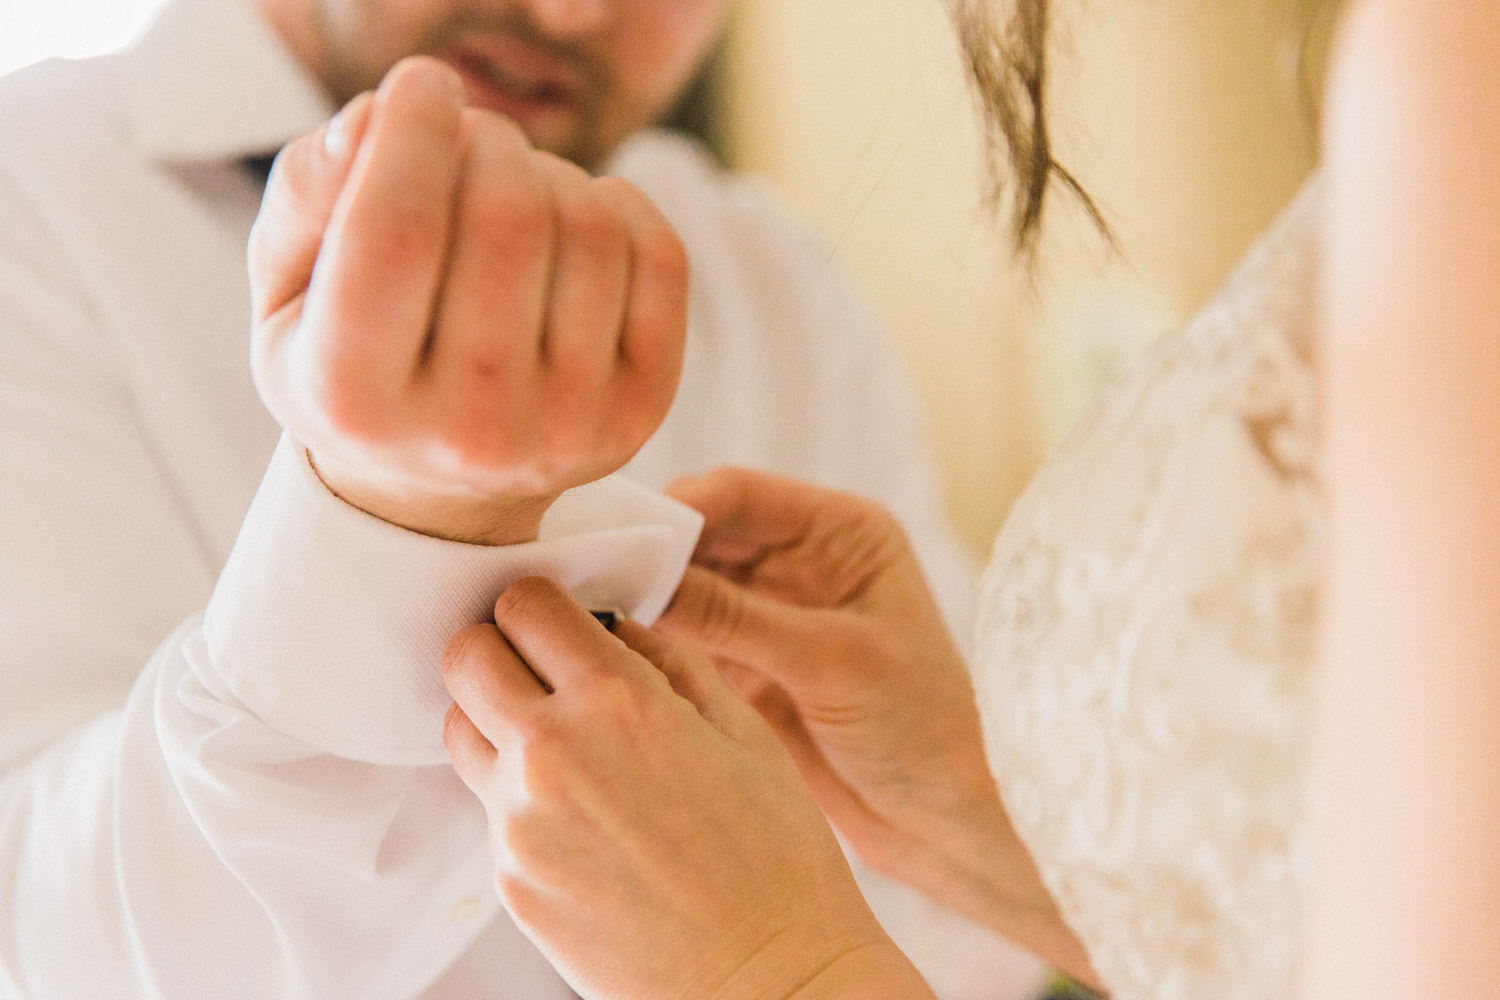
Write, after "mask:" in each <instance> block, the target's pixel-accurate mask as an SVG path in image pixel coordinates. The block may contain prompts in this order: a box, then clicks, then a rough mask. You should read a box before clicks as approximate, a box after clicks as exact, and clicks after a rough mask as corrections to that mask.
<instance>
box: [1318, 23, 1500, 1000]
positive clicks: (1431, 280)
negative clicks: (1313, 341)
mask: <svg viewBox="0 0 1500 1000" xmlns="http://www.w3.org/2000/svg"><path fill="white" fill-rule="evenodd" d="M1328 124H1329V128H1328V168H1327V169H1328V178H1327V183H1328V185H1329V189H1330V192H1331V197H1330V198H1329V202H1328V212H1327V216H1326V220H1325V241H1326V246H1327V248H1328V252H1327V254H1326V260H1325V266H1324V274H1323V288H1324V314H1323V326H1324V333H1325V337H1324V358H1325V365H1326V368H1327V375H1328V390H1327V425H1328V430H1327V443H1326V465H1327V469H1328V493H1329V504H1330V509H1331V513H1332V515H1333V517H1332V524H1333V537H1332V539H1331V557H1332V558H1331V579H1330V588H1329V596H1328V602H1327V611H1326V614H1327V626H1328V627H1327V635H1326V637H1325V641H1324V645H1323V659H1324V668H1325V669H1324V673H1323V677H1322V685H1321V692H1320V693H1321V695H1322V702H1323V704H1322V708H1321V718H1320V723H1321V725H1320V726H1319V728H1318V731H1319V733H1320V741H1319V742H1320V752H1319V755H1318V768H1317V774H1318V780H1319V784H1320V787H1321V789H1322V798H1321V802H1322V805H1321V808H1320V810H1319V813H1318V817H1317V824H1318V829H1319V839H1320V851H1319V857H1318V864H1319V872H1320V875H1321V883H1320V886H1319V891H1318V892H1317V894H1316V896H1315V898H1314V901H1313V906H1312V910H1311V924H1312V928H1313V932H1314V933H1313V942H1312V943H1313V948H1312V955H1311V960H1310V962H1309V966H1310V972H1309V982H1308V990H1307V993H1308V995H1309V996H1315V997H1327V996H1351V997H1352V996H1358V997H1368V998H1372V1000H1396V998H1398V997H1411V996H1434V997H1436V996H1454V997H1457V996H1462V997H1475V998H1481V997H1500V848H1497V845H1500V516H1497V515H1500V280H1497V275H1500V169H1497V164H1500V8H1497V7H1496V5H1495V4H1494V3H1492V2H1490V0H1449V2H1445V3H1440V4H1434V3H1418V2H1414V0H1369V2H1367V3H1366V4H1364V5H1363V6H1362V7H1361V8H1359V9H1358V10H1356V11H1355V12H1354V13H1353V15H1352V16H1351V18H1350V21H1349V23H1348V25H1347V30H1346V32H1345V37H1344V39H1343V43H1342V45H1341V47H1340V50H1339V53H1338V58H1337V59H1336V61H1335V69H1334V84H1333V88H1332V93H1331V97H1330V101H1329V109H1328Z"/></svg>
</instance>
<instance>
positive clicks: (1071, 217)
mask: <svg viewBox="0 0 1500 1000" xmlns="http://www.w3.org/2000/svg"><path fill="white" fill-rule="evenodd" d="M1000 2H1004V0H1000ZM1054 4H1055V6H1056V9H1057V14H1058V21H1059V23H1058V25H1057V35H1058V39H1057V40H1058V43H1059V44H1058V46H1057V52H1056V55H1055V56H1054V58H1053V62H1052V75H1053V91H1054V92H1053V95H1052V100H1053V102H1054V103H1053V112H1052V117H1053V122H1054V127H1055V130H1056V132H1057V143H1058V156H1059V159H1061V160H1062V162H1064V163H1065V164H1067V165H1068V166H1069V167H1070V168H1071V169H1073V170H1074V172H1075V173H1076V174H1077V175H1078V176H1079V178H1080V179H1081V180H1082V181H1083V182H1084V184H1085V186H1086V187H1088V188H1089V190H1090V191H1091V192H1092V193H1093V194H1094V195H1095V197H1096V198H1097V199H1098V200H1099V202H1100V203H1101V205H1102V206H1103V207H1104V209H1105V211H1106V214H1107V215H1108V217H1109V219H1110V221H1111V224H1112V225H1113V226H1115V227H1116V229H1117V232H1118V235H1119V237H1120V240H1121V244H1122V248H1123V254H1122V256H1121V257H1120V258H1119V259H1117V260H1114V261H1110V260H1108V259H1107V257H1106V255H1105V254H1104V253H1103V252H1102V247H1101V245H1100V243H1099V241H1098V240H1097V239H1093V238H1091V237H1089V236H1088V232H1087V229H1086V226H1085V224H1084V223H1083V222H1082V220H1081V216H1080V213H1078V212H1076V211H1072V210H1071V209H1069V207H1068V206H1067V204H1066V199H1064V198H1059V199H1057V200H1056V201H1055V202H1054V204H1053V209H1054V213H1055V214H1054V215H1053V217H1052V219H1051V221H1050V223H1049V226H1048V231H1047V235H1046V238H1045V241H1044V245H1043V250H1042V255H1041V269H1040V271H1039V273H1038V276H1037V279H1036V281H1035V282H1030V281H1028V280H1027V279H1026V277H1025V276H1024V275H1022V274H1019V273H1018V268H1017V265H1016V263H1015V262H1014V261H1013V260H1012V259H1011V257H1010V254H1009V252H1008V250H1007V248H1006V246H1005V242H1004V239H1003V235H1002V233H1001V231H1000V226H999V223H998V221H997V220H996V219H995V218H994V217H992V216H991V215H989V214H986V211H985V209H984V208H983V207H982V194H981V192H982V183H981V182H982V173H981V172H982V164H981V156H980V153H979V147H978V138H977V128H976V118H975V114H974V106H973V104H972V100H971V97H970V93H969V90H968V86H967V82H966V81H965V79H964V77H963V72H962V66H961V63H960V61H959V58H958V53H957V49H956V44H955V42H954V40H953V35H952V31H951V28H950V25H949V22H948V20H947V14H946V10H945V8H944V6H943V0H745V2H744V3H743V5H742V10H741V13H740V17H739V22H738V24H737V27H736V30H735V33H734V36H733V38H732V42H731V47H730V51H729V53H728V56H727V76H728V104H729V108H730V121H729V124H728V128H727V130H726V133H727V134H726V138H727V145H728V147H729V154H730V157H731V159H732V160H733V161H734V163H735V165H736V166H739V167H743V168H746V169H750V170H755V171H759V172H762V173H764V174H766V175H768V176H770V177H771V178H772V180H773V181H774V182H775V183H777V184H778V185H779V186H780V187H781V188H782V189H783V190H784V191H785V192H786V193H787V194H788V195H790V197H791V198H792V199H793V201H794V203H795V204H796V205H797V206H798V207H799V208H800V209H801V210H802V211H803V212H804V213H805V215H806V216H807V218H808V219H810V220H811V221H812V223H813V224H814V225H815V226H816V227H817V229H818V230H819V232H820V233H821V234H822V235H823V237H824V238H825V240H826V241H827V243H828V245H829V246H830V247H831V248H833V249H832V252H833V254H834V259H835V260H837V261H838V262H839V263H840V264H841V265H843V267H844V268H845V269H846V270H847V271H848V272H850V273H851V274H852V276H853V277H854V279H855V281H856V282H857V284H858V285H859V286H861V287H862V289H863V291H864V292H865V293H866V294H867V295H868V296H869V297H870V298H871V299H872V300H873V301H874V302H875V303H876V305H877V306H878V308H879V309H880V310H881V312H882V314H883V316H884V318H885V320H886V322H887V325H888V328H889V330H890V332H891V334H892V335H893V336H894V337H895V338H896V340H897V341H898V346H899V348H900V350H901V353H902V354H903V356H904V357H905V358H906V360H907V361H908V362H909V364H910V367H911V370H912V372H913V374H914V375H915V377H916V379H917V381H918V383H919V387H920V389H921V391H922V395H923V398H924V402H925V405H926V411H927V415H928V422H929V430H930V433H931V436H932V438H933V443H934V445H935V446H936V448H937V451H938V453H939V456H940V459H941V461H942V464H943V470H944V473H945V476H946V480H947V484H948V488H949V495H950V502H951V506H952V509H953V513H954V516H955V518H956V519H957V521H958V523H959V525H960V527H961V528H962V530H963V531H964V534H965V535H966V537H967V538H968V539H969V541H970V542H971V543H972V544H973V546H974V547H975V549H976V551H978V552H980V553H984V552H986V551H987V549H988V546H989V544H990V540H991V539H992V538H993V536H994V533H995V531H996V530H997V529H998V527H999V526H1000V524H1001V522H1002V521H1003V519H1004V515H1005V512H1006V510H1007V509H1008V507H1009V505H1010V503H1011V502H1012V501H1013V500H1014V498H1015V496H1016V495H1017V493H1018V492H1019V491H1020V490H1021V489H1022V488H1023V487H1024V485H1025V483H1026V480H1027V478H1028V477H1029V476H1030V475H1031V473H1032V471H1033V470H1034V469H1035V468H1036V465H1037V464H1038V462H1039V461H1041V459H1042V458H1043V457H1044V456H1045V454H1046V452H1047V450H1048V449H1049V448H1050V447H1051V446H1052V445H1053V444H1054V443H1056V441H1057V440H1058V439H1059V438H1060V436H1061V435H1062V434H1063V433H1065V432H1066V429H1067V428H1068V426H1069V425H1070V424H1071V423H1072V421H1073V420H1074V419H1075V418H1076V417H1077V416H1078V414H1079V412H1080V410H1081V408H1082V407H1083V406H1084V405H1085V404H1086V402H1087V401H1088V399H1089V398H1090V397H1091V396H1092V395H1093V393H1094V392H1095V391H1097V389H1098V388H1099V387H1100V385H1101V383H1102V382H1103V381H1105V380H1106V379H1107V378H1108V377H1109V376H1110V374H1111V373H1112V372H1114V371H1116V370H1118V368H1119V367H1120V365H1122V364H1123V363H1125V362H1126V361H1127V360H1128V359H1129V358H1130V357H1131V355H1133V354H1134V353H1135V352H1136V351H1137V350H1139V349H1140V347H1141V346H1142V345H1144V344H1145V343H1147V342H1149V341H1150V340H1151V339H1152V338H1154V337H1156V336H1159V335H1161V334H1163V333H1166V332H1169V331H1170V330H1172V329H1173V328H1175V327H1177V326H1179V325H1180V324H1181V323H1182V322H1184V321H1185V320H1186V319H1188V318H1189V317H1190V316H1191V315H1192V314H1193V312H1194V311H1196V309H1197V308H1198V307H1199V306H1200V305H1201V304H1202V303H1203V302H1204V301H1205V300H1206V299H1207V298H1208V297H1209V296H1210V295H1211V294H1212V292H1213V290H1214V288H1215V287H1216V285H1217V284H1218V282H1219V281H1220V280H1221V279H1222V278H1223V277H1224V276H1225V274H1226V273H1227V272H1228V271H1229V269H1230V268H1231V267H1232V266H1233V265H1234V262H1235V261H1236V259H1237V258H1238V257H1239V255H1240V254H1241V253H1242V252H1243V250H1244V249H1245V247H1246V246H1247V244H1248V243H1249V242H1250V241H1251V240H1252V239H1253V238H1254V236H1255V235H1256V234H1257V233H1258V232H1259V231H1260V230H1261V229H1263V228H1264V227H1265V226H1266V225H1267V223H1268V222H1269V221H1270V220H1271V219H1272V218H1273V217H1274V215H1275V214H1276V212H1277V211H1278V209H1279V208H1280V207H1281V206H1282V205H1284V204H1285V203H1286V202H1287V201H1288V200H1289V199H1290V198H1291V196H1292V195H1293V194H1294V193H1295V192H1296V190H1297V189H1298V187H1299V186H1300V185H1301V184H1302V183H1303V182H1304V180H1305V178H1306V176H1307V174H1308V172H1309V170H1310V169H1311V167H1312V165H1313V163H1314V160H1315V155H1316V154H1315V141H1314V135H1315V132H1316V123H1315V121H1314V117H1315V111H1314V107H1313V104H1314V102H1313V101H1312V98H1313V97H1314V96H1315V95H1316V92H1317V86H1316V83H1315V82H1313V83H1304V82H1303V80H1304V79H1310V80H1313V81H1315V80H1316V78H1317V75H1318V73H1317V65H1316V64H1317V63H1318V59H1317V58H1316V57H1315V56H1314V57H1312V58H1310V59H1304V58H1303V57H1304V55H1305V54H1306V53H1307V52H1308V51H1309V50H1308V47H1307V46H1305V45H1304V44H1303V40H1304V38H1306V37H1308V35H1309V31H1308V25H1307V20H1308V18H1309V16H1310V15H1308V14H1306V13H1305V10H1304V8H1305V3H1304V2H1303V0H1054ZM1324 20H1327V17H1326V16H1325V18H1324ZM1318 27H1323V28H1325V29H1326V25H1322V26H1319V25H1314V26H1313V28H1314V29H1316V28H1318ZM1319 34H1320V33H1319V32H1318V31H1316V30H1314V31H1313V34H1312V37H1314V38H1317V37H1318V36H1319ZM1322 34H1326V30H1325V31H1324V32H1322ZM1316 50H1317V47H1316V45H1314V46H1313V47H1312V49H1311V51H1312V52H1314V53H1315V52H1316ZM1059 208H1061V209H1064V210H1063V211H1056V210H1057V209H1059Z"/></svg>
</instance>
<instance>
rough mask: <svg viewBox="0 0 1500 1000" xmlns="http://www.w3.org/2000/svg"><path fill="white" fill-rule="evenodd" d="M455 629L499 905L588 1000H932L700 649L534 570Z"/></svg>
mask: <svg viewBox="0 0 1500 1000" xmlns="http://www.w3.org/2000/svg"><path fill="white" fill-rule="evenodd" d="M495 622H496V624H495V625H479V626H474V627H472V628H469V629H466V630H465V631H464V632H462V633H460V634H459V635H458V637H457V638H455V639H454V641H453V643H452V645H451V646H450V647H449V649H448V653H447V656H446V657H445V660H444V664H443V674H444V677H445V679H446V681H447V684H448V688H449V690H450V691H451V692H452V694H453V697H454V699H455V701H456V704H455V706H454V708H453V710H452V711H451V712H450V713H449V717H448V723H447V726H446V729H445V732H444V742H445V743H446V745H447V747H448V752H449V755H450V756H451V758H452V760H453V764H454V767H455V768H456V769H457V771H458V773H459V775H460V776H461V777H462V778H463V780H464V781H465V783H467V784H468V786H469V787H470V788H471V789H472V790H473V791H474V793H475V794H476V795H477V796H478V797H479V798H480V800H481V801H482V802H483V803H484V805H485V809H486V811H487V813H488V815H489V821H490V830H491V839H492V845H493V850H494V856H495V878H496V884H497V887H498V889H499V891H500V895H501V897H502V899H503V900H504V902H505V905H506V907H507V908H508V909H509V910H510V912H511V914H512V916H513V917H514V918H515V920H516V922H517V924H518V925H519V926H520V927H521V928H522V929H523V930H524V931H525V932H526V933H527V934H528V935H529V936H530V937H531V938H532V940H533V941H535V942H536V944H537V945H538V946H539V947H540V948H541V949H542V951H543V952H544V953H545V954H546V955H547V957H548V958H549V959H550V960H551V961H552V962H553V963H554V965H556V966H557V968H558V969H559V970H560V971H561V972H562V974H563V976H564V977H565V978H566V979H567V980H568V981H569V983H570V984H572V985H573V987H574V988H575V989H577V990H578V991H579V992H580V993H581V994H583V995H584V996H588V997H610V998H619V1000H630V998H647V997H662V998H677V997H714V998H721V1000H729V998H734V997H745V998H747V1000H748V998H756V1000H764V998H780V997H791V996H797V997H818V996H828V997H833V996H856V995H857V996H861V997H913V998H915V997H925V998H930V996H931V995H930V993H928V992H927V991H926V988H925V986H924V985H923V984H922V982H921V980H920V978H919V977H918V976H917V974H916V972H915V970H913V969H912V968H911V967H910V965H909V964H908V963H907V962H906V961H905V959H904V958H903V957H902V956H901V955H900V953H899V952H898V951H897V950H896V949H895V947H894V945H892V944H891V943H890V940H889V939H888V938H887V937H886V936H885V934H884V932H883V931H881V929H880V927H879V925H878V924H876V922H875V919H874V917H873V916H872V915H871V913H870V911H869V909H868V908H867V907H866V905H865V902H864V899H863V898H862V897H861V896H860V893H859V890H858V888H857V887H856V886H855V884H854V880H853V877H852V876H851V874H850V872H849V869H848V865H847V864H846V862H845V861H844V857H843V854H842V853H841V851H840V850H839V847H838V843H837V841H835V839H834V837H833V834H832V831H830V830H829V828H828V824H827V822H826V821H825V820H824V818H823V816H822V815H821V814H820V813H819V811H818V808H817V806H816V804H815V803H814V802H813V801H812V799H811V798H810V797H809V796H808V795H807V793H806V790H805V788H804V787H803V784H802V780H801V778H800V776H799V775H798V773H797V769H796V767H795V766H794V765H793V763H792V761H791V760H790V759H789V758H788V757H787V755H786V752H785V751H784V750H783V749H782V747H781V746H780V744H779V742H778V740H777V739H776V737H775V735H774V734H773V733H772V732H771V731H770V729H769V728H768V727H767V726H766V725H765V724H764V723H763V722H762V721H761V719H760V718H759V717H758V716H757V715H756V714H755V712H753V711H752V710H751V709H750V708H749V707H748V706H746V705H745V704H744V702H743V701H742V700H741V699H740V698H739V697H738V696H737V695H736V694H735V692H734V690H733V689H732V688H730V687H729V685H728V684H727V683H726V682H725V681H724V680H723V678H721V677H720V676H719V674H718V672H717V671H716V670H715V669H714V667H713V665H712V663H710V662H709V661H708V660H706V659H705V658H701V656H700V655H699V654H696V653H694V652H692V651H689V650H687V649H685V648H684V647H682V646H680V645H676V644H673V643H671V642H670V641H669V640H667V639H665V638H663V637H661V636H659V635H656V634H654V633H652V632H649V631H647V630H646V629H643V628H641V627H639V626H636V625H634V624H632V623H630V622H624V623H621V625H620V626H619V627H618V633H617V634H618V638H617V637H616V635H611V634H610V633H609V632H607V631H606V630H605V629H604V628H603V627H602V626H601V625H599V624H598V623H597V622H596V621H595V620H594V619H593V618H592V617H591V616H590V615H589V614H588V613H587V612H585V611H583V610H582V609H581V608H579V607H578V606H577V605H576V604H574V603H573V601H572V600H571V599H570V598H569V597H568V596H567V594H566V592H564V591H563V590H562V589H561V588H560V587H558V586H556V585H554V584H550V583H548V582H546V581H542V580H525V581H522V582H520V583H518V584H516V585H514V586H512V587H511V588H510V589H508V590H507V591H506V592H505V594H504V595H503V596H502V597H501V598H500V600H499V602H498V603H497V604H496V607H495Z"/></svg>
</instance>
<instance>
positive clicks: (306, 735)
mask: <svg viewBox="0 0 1500 1000" xmlns="http://www.w3.org/2000/svg"><path fill="white" fill-rule="evenodd" d="M702 526H703V520H702V517H701V516H700V515H699V514H698V513H697V512H696V511H694V510H692V509H690V508H688V507H686V506H684V505H682V504H679V503H677V502H676V501H674V500H671V499H669V498H668V497H665V496H663V495H661V494H659V493H656V492H654V491H651V490H647V489H645V488H643V487H641V486H638V485H636V484H634V483H631V482H629V481H628V480H625V479H623V478H620V477H618V476H612V477H610V478H608V479H603V480H600V481H599V482H596V483H591V484H590V485H588V486H584V487H580V488H579V489H576V490H571V491H569V492H568V493H566V494H564V495H563V496H562V497H561V498H559V499H558V500H557V502H556V503H554V504H553V506H552V508H551V509H550V510H549V511H548V512H547V515H546V517H544V518H543V520H542V525H541V530H540V532H539V535H538V539H537V541H534V542H527V543H525V544H521V545H506V546H484V545H467V544H463V543H460V542H449V541H444V540H442V539H438V538H431V537H428V536H426V535H420V534H416V533H415V532H410V531H406V530H404V529H402V528H398V527H396V526H395V525H392V524H388V523H387V522H385V521H382V520H380V519H378V518H375V517H372V516H370V515H369V514H366V513H364V512H362V511H360V510H358V509H357V508H354V507H352V506H350V505H348V504H346V503H344V502H343V501H342V500H340V499H338V498H337V497H336V496H334V495H333V494H332V493H330V492H329V491H328V489H327V487H325V486H324V485H323V483H322V481H321V480H320V479H319V478H318V476H317V473H316V472H314V471H313V468H312V465H311V464H310V463H309V462H308V459H307V453H306V451H305V450H304V449H303V448H302V447H301V446H300V445H298V444H297V443H296V442H294V441H292V440H291V439H290V438H287V437H283V438H282V440H281V443H280V445H279V446H278V447H277V450H276V454H275V455H274V457H273V458H272V460H271V464H270V467H269V468H268V469H267V471H266V477H265V479H264V480H263V481H262V483H261V487H260V490H259V492H258V493H257V494H256V496H255V501H254V503H253V504H252V505H251V507H250V512H249V514H248V515H247V516H246V518H245V522H244V525H243V526H242V528H241V529H240V535H239V539H238V540H237V541H236V543H235V547H234V551H233V552H232V553H231V554H230V557H229V561H228V563H227V564H226V565H225V567H224V572H223V573H222V574H221V575H220V577H219V582H218V585H217V587H216V588H215V589H214V593H213V597H212V598H211V599H210V601H209V604H208V608H207V609H206V611H205V612H204V619H203V631H204V638H205V640H206V643H207V647H208V654H209V655H208V667H207V668H208V669H212V670H213V671H214V672H215V673H216V674H217V675H218V677H219V679H220V680H221V681H222V682H223V684H224V686H226V687H227V688H228V690H229V691H230V692H232V693H233V695H234V697H235V698H237V699H238V700H239V701H240V702H242V703H243V705H244V707H245V708H246V709H248V710H249V711H251V712H253V713H254V714H255V715H256V716H257V717H258V718H260V719H261V721H262V722H264V723H265V724H266V725H267V726H270V727H271V728H273V729H275V730H277V731H279V732H282V733H285V734H287V735H289V736H291V737H294V738H296V739H298V740H300V741H302V742H304V743H306V744H308V745H309V746H310V747H311V748H313V749H315V750H317V751H321V752H325V753H330V754H334V755H336V756H339V757H344V758H348V759H351V760H359V761H364V762H367V763H372V764H397V765H425V764H441V763H445V762H446V761H447V759H448V757H447V753H446V752H445V751H444V749H443V743H442V724H443V716H444V714H445V713H446V712H447V710H448V706H449V705H450V704H452V699H451V698H450V697H449V695H448V692H447V690H446V689H445V688H444V686H443V680H442V675H441V673H440V670H439V664H440V662H441V658H442V654H443V650H444V649H445V648H446V647H447V645H448V642H449V641H450V640H451V639H452V638H453V636H454V635H455V634H456V633H458V632H459V631H460V630H461V629H463V628H464V627H466V626H468V625H472V624H474V623H476V622H483V621H488V620H490V619H491V616H492V613H493V608H494V603H495V599H496V598H498V597H499V596H500V594H501V592H502V591H504V590H505V588H506V587H508V586H509V585H510V584H512V583H514V582H515V581H516V580H520V579H523V578H525V577H529V576H545V577H549V578H551V579H553V580H556V581H558V582H559V583H561V584H562V585H563V586H565V587H567V588H568V589H569V591H570V592H571V593H572V594H573V596H574V597H575V598H576V599H577V600H578V601H579V603H581V604H583V605H584V606H585V607H588V608H590V609H591V610H612V611H619V612H623V613H624V614H625V615H627V616H629V617H631V618H634V619H636V620H637V621H640V622H642V623H643V624H650V623H651V622H653V621H655V620H656V617H657V616H658V615H660V614H661V612H662V611H663V610H664V609H665V608H666V606H667V603H668V602H669V601H670V600H671V598H672V594H673V593H674V592H675V591H676V589H677V584H678V583H679V581H680V580H681V578H682V574H683V571H684V570H685V569H686V567H687V564H688V560H689V559H690V558H691V556H692V552H693V547H694V546H695V545H696V544H697V540H698V534H699V531H700V530H701V529H702Z"/></svg>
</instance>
